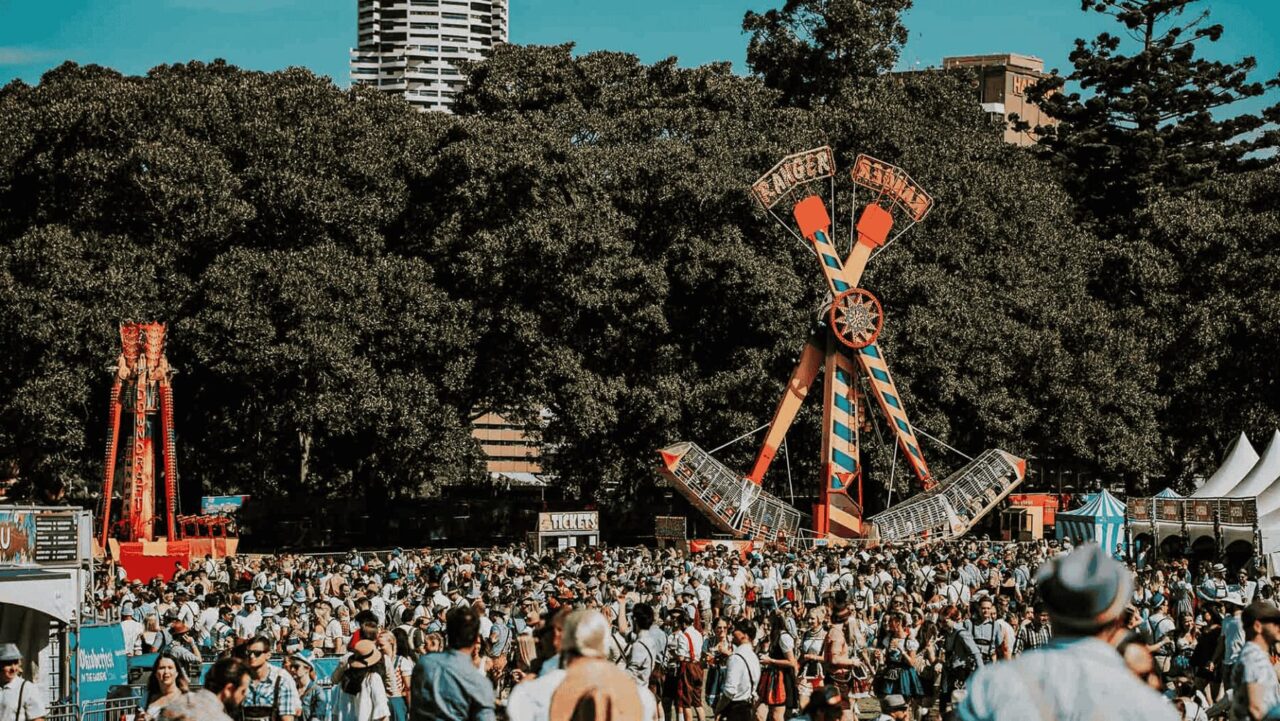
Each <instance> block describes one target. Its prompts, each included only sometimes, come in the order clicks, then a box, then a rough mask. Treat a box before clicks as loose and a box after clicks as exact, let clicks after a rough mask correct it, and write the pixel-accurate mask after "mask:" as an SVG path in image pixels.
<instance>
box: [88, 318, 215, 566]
mask: <svg viewBox="0 0 1280 721" xmlns="http://www.w3.org/2000/svg"><path fill="white" fill-rule="evenodd" d="M165 333H166V327H165V325H164V324H163V323H122V324H121V325H120V356H119V357H118V358H117V359H116V367H115V380H114V382H113V383H112V385H111V419H110V428H109V431H108V435H107V458H106V469H105V474H104V477H103V482H102V506H101V507H100V509H99V514H98V515H99V517H100V518H101V519H102V528H101V532H100V537H99V538H100V541H101V546H102V548H103V549H104V550H106V551H109V552H110V554H111V556H112V557H113V558H114V559H116V561H117V562H118V563H119V564H120V565H122V566H124V568H125V570H126V572H127V573H128V574H129V578H138V579H148V580H149V579H151V578H153V577H155V576H163V577H164V578H166V579H168V578H170V577H172V575H173V572H174V564H175V563H178V562H180V563H182V565H183V566H184V567H186V568H190V563H191V560H192V559H203V558H204V557H205V555H206V554H208V555H213V556H214V557H222V556H226V555H231V554H234V553H235V551H236V545H237V542H238V539H237V538H235V537H234V534H233V533H232V530H233V529H232V528H231V521H230V519H228V518H225V517H222V516H197V515H190V516H182V515H178V469H177V455H176V453H175V450H176V447H175V444H174V436H173V385H172V382H171V381H172V379H173V374H174V371H173V368H172V367H170V366H169V359H168V358H166V357H165V353H164V345H165ZM122 416H125V417H127V419H128V422H129V436H128V439H127V441H126V443H125V450H124V453H123V454H119V441H120V422H121V417H122ZM157 432H158V434H159V438H158V439H157ZM157 440H159V444H158V445H159V450H160V455H161V456H162V458H163V466H162V468H163V476H164V503H163V507H164V523H165V527H164V530H165V533H164V535H163V536H157V534H156V532H155V525H156V522H157V521H158V520H159V519H158V518H157V516H156V497H155V493H156V470H157V464H156V449H157ZM120 455H122V456H123V457H122V458H120V459H119V460H120V462H121V463H122V464H123V465H124V489H123V490H124V492H123V494H122V503H121V513H120V515H121V517H120V519H119V520H118V521H116V522H115V523H114V524H113V523H112V520H111V505H112V503H111V502H112V491H113V490H114V488H113V486H114V482H115V471H116V463H117V460H118V457H119V456H120Z"/></svg>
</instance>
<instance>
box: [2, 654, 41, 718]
mask: <svg viewBox="0 0 1280 721" xmlns="http://www.w3.org/2000/svg"><path fill="white" fill-rule="evenodd" d="M44 698H45V697H44V689H42V688H40V687H39V686H37V685H36V684H34V683H32V682H30V681H28V680H26V679H24V678H23V677H22V653H21V652H19V651H18V646H17V644H13V643H0V719H5V720H6V721H7V720H8V719H17V721H41V720H42V719H44V717H45V714H47V713H48V712H49V710H48V709H47V708H46V707H45V701H44Z"/></svg>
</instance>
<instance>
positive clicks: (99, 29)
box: [0, 0, 1280, 107]
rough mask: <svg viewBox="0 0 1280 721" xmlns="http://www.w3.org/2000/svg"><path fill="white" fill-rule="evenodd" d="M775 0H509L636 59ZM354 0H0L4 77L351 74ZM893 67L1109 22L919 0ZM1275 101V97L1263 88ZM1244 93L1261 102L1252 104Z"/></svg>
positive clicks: (1231, 11)
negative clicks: (228, 69) (166, 72)
mask: <svg viewBox="0 0 1280 721" xmlns="http://www.w3.org/2000/svg"><path fill="white" fill-rule="evenodd" d="M781 4H782V0H775V1H774V2H770V1H768V0H765V1H762V0H703V1H702V2H698V1H697V0H693V1H690V0H647V1H646V2H638V1H637V0H511V40H512V42H516V43H539V44H540V43H560V42H568V41H572V42H575V43H577V46H578V48H579V50H582V51H586V50H597V49H607V50H621V51H626V52H631V53H635V54H636V55H638V56H639V57H640V58H641V59H642V60H644V61H646V62H653V61H655V60H659V59H662V58H665V57H668V56H672V55H674V56H676V57H678V58H679V59H680V62H681V64H682V65H690V66H692V65H700V64H703V63H707V62H711V61H716V60H729V61H732V62H733V64H734V67H735V69H736V70H738V71H739V72H744V71H745V62H744V58H745V54H746V36H744V35H743V34H742V32H741V30H740V28H741V22H742V15H743V12H744V11H745V10H747V9H756V10H763V9H765V8H768V7H777V6H781ZM1204 7H1207V8H1209V9H1210V11H1211V13H1212V18H1213V20H1214V21H1215V22H1219V23H1222V24H1223V25H1225V26H1226V34H1225V35H1224V36H1223V39H1222V41H1220V42H1219V43H1216V44H1214V45H1213V46H1212V47H1211V51H1212V56H1213V57H1218V58H1222V59H1234V58H1238V57H1240V56H1243V55H1253V56H1255V57H1256V58H1257V59H1258V64H1259V69H1260V72H1259V74H1258V76H1257V78H1256V79H1261V78H1262V77H1271V76H1274V75H1275V74H1276V73H1277V72H1280V41H1278V40H1277V39H1276V37H1275V36H1274V35H1273V34H1272V32H1271V31H1272V30H1274V28H1276V27H1280V2H1277V1H1276V0H1209V2H1206V3H1204ZM355 12H356V0H0V84H3V83H6V82H8V81H9V80H11V79H13V78H21V79H23V80H25V81H26V82H29V83H35V82H38V81H39V79H40V75H41V74H42V73H43V72H44V71H46V70H48V69H49V68H52V67H54V66H56V65H58V64H59V63H61V62H62V61H64V60H68V59H69V60H74V61H76V62H79V63H97V64H100V65H106V66H109V67H113V68H116V69H118V70H121V71H123V72H126V73H143V72H145V71H146V70H147V69H148V68H151V67H153V66H155V65H159V64H162V63H174V62H185V61H188V60H192V59H197V60H211V59H213V58H219V57H221V58H225V59H226V60H228V61H229V62H231V63H233V64H236V65H239V66H241V67H245V68H250V69H255V70H275V69H279V68H283V67H288V66H290V65H301V66H305V67H307V68H310V69H311V70H313V71H314V72H316V73H318V74H321V75H328V76H330V77H331V78H333V79H334V81H335V82H336V83H337V84H339V85H341V86H346V85H347V51H348V49H349V48H350V47H351V45H352V43H353V42H354V40H355ZM906 22H907V26H908V28H909V29H910V31H911V39H910V41H909V42H908V44H907V47H906V49H905V51H904V52H903V55H902V59H901V65H902V66H903V67H913V66H917V65H919V66H928V65H936V64H938V63H939V61H940V60H941V58H942V57H943V56H944V55H962V54H977V53H994V52H1018V53H1024V54H1029V55H1037V56H1039V57H1042V58H1044V60H1045V65H1046V68H1053V67H1060V68H1063V69H1067V54H1068V53H1069V52H1070V51H1071V47H1072V42H1073V41H1074V39H1075V38H1077V37H1093V36H1094V35H1096V34H1097V33H1098V32H1101V31H1102V30H1104V29H1107V30H1114V29H1115V25H1114V24H1112V23H1107V22H1106V18H1103V17H1102V16H1099V15H1096V14H1085V13H1083V12H1081V11H1080V2H1079V0H1021V1H1020V2H1008V1H1001V0H916V3H915V7H914V8H913V9H912V10H911V11H910V13H909V14H908V16H907V18H906ZM1273 102H1274V101H1273ZM1251 105H1253V106H1255V107H1256V106H1257V105H1258V104H1257V103H1252V104H1251Z"/></svg>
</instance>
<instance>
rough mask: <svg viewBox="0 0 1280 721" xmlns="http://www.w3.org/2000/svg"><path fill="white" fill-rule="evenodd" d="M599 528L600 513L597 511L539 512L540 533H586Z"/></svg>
mask: <svg viewBox="0 0 1280 721" xmlns="http://www.w3.org/2000/svg"><path fill="white" fill-rule="evenodd" d="M599 530H600V514H599V513H597V512H596V511H573V512H568V513H539V514H538V531H539V532H540V533H564V532H574V533H586V532H591V531H599Z"/></svg>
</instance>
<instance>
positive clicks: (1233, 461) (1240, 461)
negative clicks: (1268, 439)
mask: <svg viewBox="0 0 1280 721" xmlns="http://www.w3.org/2000/svg"><path fill="white" fill-rule="evenodd" d="M1257 463H1258V452H1257V451H1255V450H1253V446H1252V445H1250V443H1249V439H1248V437H1246V436H1245V434H1243V433H1241V434H1240V437H1239V438H1237V439H1236V442H1235V443H1234V444H1232V446H1231V450H1230V451H1228V452H1227V457H1226V458H1225V459H1223V461H1222V465H1220V466H1218V470H1216V471H1214V472H1213V475H1211V476H1209V480H1207V481H1205V482H1204V485H1202V486H1200V488H1198V489H1196V492H1195V493H1192V494H1191V497H1192V498H1221V497H1223V496H1225V495H1227V493H1228V492H1229V491H1230V490H1231V489H1233V488H1235V487H1236V486H1237V485H1238V484H1239V483H1240V481H1241V480H1242V479H1243V478H1244V477H1245V476H1247V475H1249V471H1250V470H1252V469H1253V467H1254V466H1255V465H1256V464H1257Z"/></svg>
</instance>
